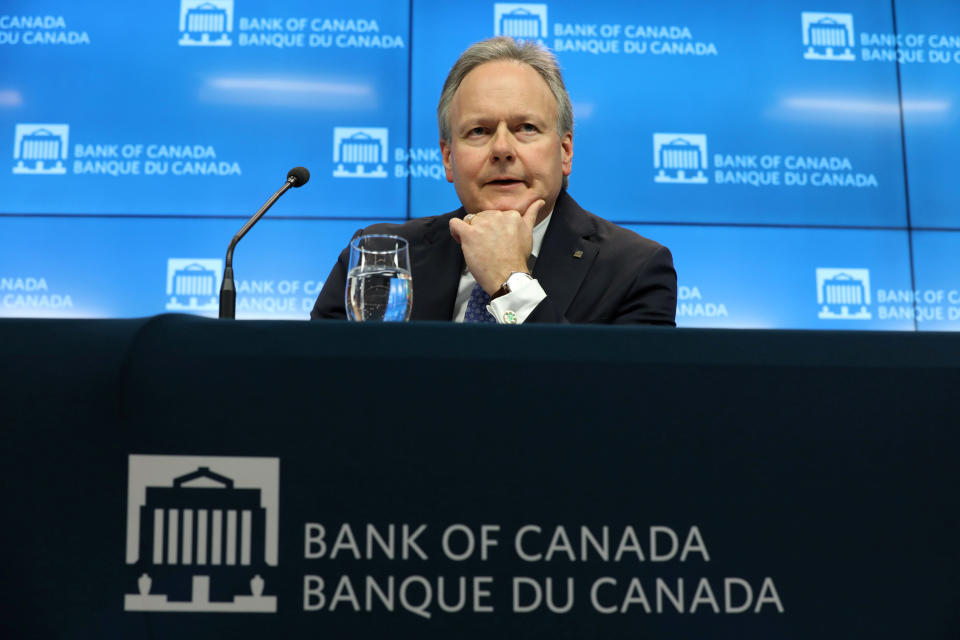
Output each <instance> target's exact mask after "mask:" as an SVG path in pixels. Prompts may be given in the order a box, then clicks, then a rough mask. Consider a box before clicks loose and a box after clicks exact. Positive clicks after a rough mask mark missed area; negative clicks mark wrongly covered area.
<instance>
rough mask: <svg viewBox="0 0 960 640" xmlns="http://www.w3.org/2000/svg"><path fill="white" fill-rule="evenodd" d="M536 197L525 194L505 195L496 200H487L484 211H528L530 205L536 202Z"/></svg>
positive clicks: (495, 198)
mask: <svg viewBox="0 0 960 640" xmlns="http://www.w3.org/2000/svg"><path fill="white" fill-rule="evenodd" d="M536 199H537V198H536V196H534V195H532V194H529V193H525V194H523V195H503V196H499V197H494V198H487V199H486V200H485V201H484V202H485V203H486V204H485V205H484V209H486V210H491V209H492V210H496V211H519V212H520V213H523V212H524V211H526V209H527V207H529V206H530V203H531V202H533V201H534V200H536Z"/></svg>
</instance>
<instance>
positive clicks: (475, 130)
mask: <svg viewBox="0 0 960 640" xmlns="http://www.w3.org/2000/svg"><path fill="white" fill-rule="evenodd" d="M484 133H486V129H484V128H483V127H474V128H473V129H470V131H468V132H467V135H471V136H482V135H483V134H484Z"/></svg>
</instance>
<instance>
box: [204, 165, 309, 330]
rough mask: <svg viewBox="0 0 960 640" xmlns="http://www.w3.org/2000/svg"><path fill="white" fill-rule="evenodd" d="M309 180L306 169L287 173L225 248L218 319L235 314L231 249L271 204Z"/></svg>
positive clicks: (296, 168) (297, 168)
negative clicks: (280, 185)
mask: <svg viewBox="0 0 960 640" xmlns="http://www.w3.org/2000/svg"><path fill="white" fill-rule="evenodd" d="M308 180H310V172H309V171H307V169H306V167H294V168H293V169H290V171H288V172H287V181H286V182H284V183H283V186H282V187H280V189H279V190H278V191H277V192H276V193H275V194H273V195H272V196H270V199H269V200H267V201H266V202H264V203H263V206H262V207H260V210H259V211H257V212H256V213H255V214H253V217H252V218H250V219H249V220H247V223H246V224H245V225H243V227H241V229H240V231H237V234H236V235H235V236H233V240H231V241H230V246H229V247H227V259H226V260H225V261H224V267H223V282H222V283H221V284H220V317H221V318H228V319H233V318H234V317H235V316H236V312H237V289H236V286H235V285H234V282H233V249H234V247H236V246H237V243H238V242H240V240H241V239H242V238H243V236H245V235H247V232H248V231H250V229H251V228H253V225H255V224H257V222H258V221H259V220H260V218H262V217H263V214H265V213H266V212H267V210H269V209H270V207H272V206H273V203H274V202H276V201H277V200H279V199H280V196H282V195H283V194H285V193H286V192H287V190H289V189H290V187H302V186H303V185H305V184H307V181H308Z"/></svg>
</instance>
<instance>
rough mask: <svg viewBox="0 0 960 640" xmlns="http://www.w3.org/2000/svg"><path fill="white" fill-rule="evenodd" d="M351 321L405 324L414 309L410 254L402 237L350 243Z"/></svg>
mask: <svg viewBox="0 0 960 640" xmlns="http://www.w3.org/2000/svg"><path fill="white" fill-rule="evenodd" d="M345 296H346V306H347V319H349V320H353V321H355V322H366V321H373V322H404V321H406V320H407V319H409V318H410V310H411V309H413V280H412V279H411V277H410V252H409V249H408V245H407V241H406V240H404V239H403V238H401V237H399V236H388V235H369V236H360V237H358V238H354V239H353V241H352V242H351V243H350V263H349V264H348V266H347V290H346V293H345Z"/></svg>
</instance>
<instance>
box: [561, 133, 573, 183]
mask: <svg viewBox="0 0 960 640" xmlns="http://www.w3.org/2000/svg"><path fill="white" fill-rule="evenodd" d="M560 166H561V168H562V169H563V175H565V176H569V175H570V172H571V171H573V132H571V131H567V132H566V133H565V134H563V135H562V136H561V137H560Z"/></svg>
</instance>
